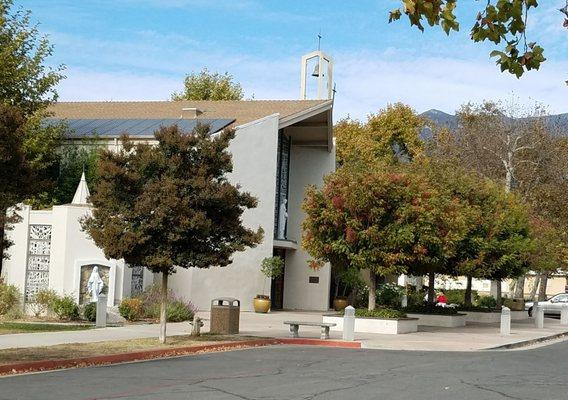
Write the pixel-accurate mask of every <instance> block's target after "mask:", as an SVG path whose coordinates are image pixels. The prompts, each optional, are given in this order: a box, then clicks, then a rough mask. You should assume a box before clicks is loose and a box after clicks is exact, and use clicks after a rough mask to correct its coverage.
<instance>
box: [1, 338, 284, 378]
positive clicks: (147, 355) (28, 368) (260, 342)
mask: <svg viewBox="0 0 568 400" xmlns="http://www.w3.org/2000/svg"><path fill="white" fill-rule="evenodd" d="M278 344H280V341H279V340H278V339H257V340H245V341H240V342H228V343H218V344H206V345H202V346H191V347H178V348H175V349H156V350H146V351H138V352H132V353H122V354H111V355H105V356H94V357H83V358H75V359H70V360H42V361H30V362H25V363H16V364H5V365H0V375H1V374H16V373H22V372H36V371H48V370H52V369H61V368H73V367H79V366H90V365H102V364H114V363H120V362H128V361H139V360H151V359H154V358H161V357H172V356H180V355H185V354H195V353H200V352H204V351H215V350H218V351H222V350H229V349H235V348H240V347H258V346H270V345H278Z"/></svg>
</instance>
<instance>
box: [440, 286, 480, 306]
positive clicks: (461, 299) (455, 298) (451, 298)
mask: <svg viewBox="0 0 568 400" xmlns="http://www.w3.org/2000/svg"><path fill="white" fill-rule="evenodd" d="M444 294H445V295H446V297H447V299H448V304H462V305H463V304H465V289H448V290H444ZM471 298H472V304H475V303H476V301H477V299H479V294H478V293H477V290H472V291H471Z"/></svg>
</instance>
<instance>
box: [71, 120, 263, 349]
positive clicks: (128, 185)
mask: <svg viewBox="0 0 568 400" xmlns="http://www.w3.org/2000/svg"><path fill="white" fill-rule="evenodd" d="M233 137H234V131H224V132H222V133H220V134H218V135H213V136H212V135H210V134H209V128H208V127H207V126H198V127H197V128H196V129H195V130H194V131H193V132H192V133H188V134H185V133H182V132H180V131H179V129H178V127H177V125H174V126H171V127H163V128H161V129H160V130H159V131H157V132H156V133H155V138H156V140H157V144H156V145H150V144H133V143H132V142H131V141H130V140H129V138H128V137H124V138H122V142H123V145H124V149H123V150H121V151H119V152H113V151H110V150H109V151H103V152H102V153H101V155H100V161H99V164H98V171H97V172H98V179H99V180H98V184H97V186H96V188H95V191H94V194H93V195H92V196H91V198H90V201H91V202H92V204H93V206H94V211H93V214H92V216H91V217H88V218H86V219H85V220H84V221H83V222H82V224H83V227H84V229H85V230H86V231H87V232H88V233H89V235H90V236H91V237H92V238H93V240H94V241H95V243H96V244H97V246H99V247H100V248H102V249H103V251H104V253H105V255H106V256H107V257H109V258H115V259H121V258H122V259H124V260H125V261H126V262H127V263H128V264H129V265H132V266H135V265H143V266H145V267H146V268H148V269H149V270H151V271H152V272H154V273H161V274H162V304H161V313H160V324H161V328H160V341H161V342H165V340H166V302H167V286H168V276H169V275H170V274H172V273H174V272H175V268H176V267H178V268H190V267H195V268H209V267H212V266H220V267H223V266H226V265H228V264H230V263H231V259H230V257H231V255H232V254H233V253H234V252H236V251H241V250H244V249H245V248H246V247H249V246H255V245H256V244H257V243H259V242H260V241H261V240H262V234H263V233H262V229H261V228H259V229H257V230H256V231H254V230H251V229H248V228H246V227H244V226H243V224H242V220H241V217H242V214H243V212H244V211H245V210H246V209H249V208H254V207H256V205H257V200H256V199H255V198H254V197H253V196H251V195H250V194H249V193H246V192H242V191H241V190H240V189H239V187H238V186H235V185H233V184H231V183H230V182H229V181H228V180H227V174H228V173H230V172H231V171H232V162H231V155H230V153H229V152H228V149H227V148H228V145H229V141H230V140H231V139H232V138H233Z"/></svg>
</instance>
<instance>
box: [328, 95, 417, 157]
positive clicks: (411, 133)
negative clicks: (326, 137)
mask: <svg viewBox="0 0 568 400" xmlns="http://www.w3.org/2000/svg"><path fill="white" fill-rule="evenodd" d="M427 124H428V122H427V121H426V120H425V119H423V118H421V117H420V116H418V115H417V113H416V111H414V110H413V109H412V108H411V107H409V106H407V105H404V104H402V103H396V104H389V105H388V106H387V108H386V109H383V110H380V111H379V113H378V114H371V115H370V116H369V117H368V119H367V122H366V123H365V124H363V123H361V122H358V121H353V120H350V119H342V120H340V121H339V122H338V123H337V124H336V125H335V126H334V128H333V131H334V133H335V138H336V145H337V160H338V161H339V162H340V163H348V162H365V163H375V162H377V161H379V160H388V161H389V162H396V161H398V160H400V159H401V158H402V159H405V160H411V159H413V158H415V157H416V156H417V155H419V154H421V153H422V150H423V142H422V141H421V140H420V136H419V133H420V131H421V130H422V129H423V128H424V126H425V125H427Z"/></svg>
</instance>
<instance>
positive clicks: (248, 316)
mask: <svg viewBox="0 0 568 400" xmlns="http://www.w3.org/2000/svg"><path fill="white" fill-rule="evenodd" d="M200 314H201V315H200V316H201V317H202V318H203V319H204V322H205V326H204V328H203V331H204V332H207V331H208V330H209V321H208V320H209V313H207V312H202V313H200ZM321 315H322V313H321V312H292V311H281V312H274V313H268V314H255V313H253V312H243V313H241V319H240V327H241V330H240V333H241V334H242V335H247V336H261V337H288V335H289V333H288V332H289V331H288V327H287V326H285V325H284V324H283V321H285V320H299V321H318V322H319V321H321ZM190 329H191V326H190V325H189V324H188V323H187V322H180V323H170V324H168V335H170V336H174V335H187V334H189V333H190ZM561 333H568V326H561V325H560V322H559V321H558V320H556V319H549V318H546V319H545V328H544V329H536V328H535V327H534V324H533V321H532V320H527V321H523V322H517V323H513V325H512V334H511V335H508V336H501V335H500V334H499V326H498V325H497V324H471V325H467V326H466V327H464V328H436V327H422V326H421V327H420V331H419V332H417V333H409V334H405V335H378V334H355V339H356V340H358V341H361V343H362V345H363V347H366V348H373V349H386V350H425V351H472V350H482V349H489V348H493V347H497V346H503V345H507V344H511V343H516V342H522V341H526V340H533V339H538V338H542V337H547V336H552V335H557V334H561ZM158 334H159V326H158V325H127V326H124V327H115V328H104V329H92V330H87V331H69V332H45V333H20V334H13V335H0V349H7V348H15V347H40V346H51V345H56V344H65V343H90V342H100V341H109V340H126V339H137V338H148V337H158ZM319 334H320V330H319V328H317V327H300V336H301V337H306V338H319ZM331 338H332V339H341V332H331Z"/></svg>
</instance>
